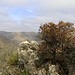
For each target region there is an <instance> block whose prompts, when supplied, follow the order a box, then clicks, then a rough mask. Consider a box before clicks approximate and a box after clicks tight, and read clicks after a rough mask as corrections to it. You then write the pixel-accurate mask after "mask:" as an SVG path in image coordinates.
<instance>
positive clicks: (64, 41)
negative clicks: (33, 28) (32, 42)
mask: <svg viewBox="0 0 75 75" xmlns="http://www.w3.org/2000/svg"><path fill="white" fill-rule="evenodd" d="M73 26H74V24H73V23H70V22H66V23H65V22H63V21H59V23H58V24H54V23H52V22H50V23H45V24H43V25H41V26H40V29H39V33H40V34H39V36H40V38H41V39H42V42H41V44H40V45H39V50H38V54H39V57H40V60H43V62H47V61H49V60H52V62H53V63H54V64H56V62H62V61H64V59H65V57H64V54H66V53H68V52H69V50H70V48H71V46H72V43H73V38H74V37H73V36H72V35H71V33H70V32H71V31H74V30H75V28H74V27H73Z"/></svg>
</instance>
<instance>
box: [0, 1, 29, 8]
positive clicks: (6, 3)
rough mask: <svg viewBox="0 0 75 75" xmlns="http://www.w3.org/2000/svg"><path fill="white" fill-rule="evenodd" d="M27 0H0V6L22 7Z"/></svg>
mask: <svg viewBox="0 0 75 75" xmlns="http://www.w3.org/2000/svg"><path fill="white" fill-rule="evenodd" d="M28 1H29V0H0V6H9V7H15V6H18V7H24V6H25V5H27V4H28Z"/></svg>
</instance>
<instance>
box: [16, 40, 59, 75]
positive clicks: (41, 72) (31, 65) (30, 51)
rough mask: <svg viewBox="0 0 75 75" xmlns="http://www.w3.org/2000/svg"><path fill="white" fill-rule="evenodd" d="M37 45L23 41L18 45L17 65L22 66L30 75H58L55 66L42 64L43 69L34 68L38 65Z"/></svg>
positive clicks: (33, 42) (34, 42)
mask: <svg viewBox="0 0 75 75" xmlns="http://www.w3.org/2000/svg"><path fill="white" fill-rule="evenodd" d="M37 49H38V43H37V42H36V41H31V42H30V43H29V42H28V41H24V42H22V43H21V44H20V48H19V49H18V50H17V51H18V58H19V63H20V64H24V68H25V69H26V71H27V72H29V73H30V74H31V75H59V74H58V70H56V69H57V68H56V66H55V65H50V63H48V62H47V63H45V64H42V65H43V67H41V66H40V67H36V66H37V65H36V64H38V65H39V64H40V62H39V61H40V60H39V58H38V56H37ZM44 65H45V66H44Z"/></svg>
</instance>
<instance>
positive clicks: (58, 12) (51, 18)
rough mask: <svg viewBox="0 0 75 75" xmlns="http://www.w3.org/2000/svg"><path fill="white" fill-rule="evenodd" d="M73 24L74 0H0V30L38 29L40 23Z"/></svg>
mask: <svg viewBox="0 0 75 75" xmlns="http://www.w3.org/2000/svg"><path fill="white" fill-rule="evenodd" d="M61 20H63V21H65V22H67V21H69V22H72V23H74V24H75V0H0V31H9V32H12V31H14V32H20V31H26V32H30V31H32V32H33V31H38V29H39V26H40V24H43V23H46V22H47V23H48V22H54V23H58V22H59V21H61Z"/></svg>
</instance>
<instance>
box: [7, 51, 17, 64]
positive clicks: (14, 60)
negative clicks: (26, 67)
mask: <svg viewBox="0 0 75 75" xmlns="http://www.w3.org/2000/svg"><path fill="white" fill-rule="evenodd" d="M7 64H8V65H17V64H18V54H17V52H13V53H12V55H11V56H8V60H7Z"/></svg>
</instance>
